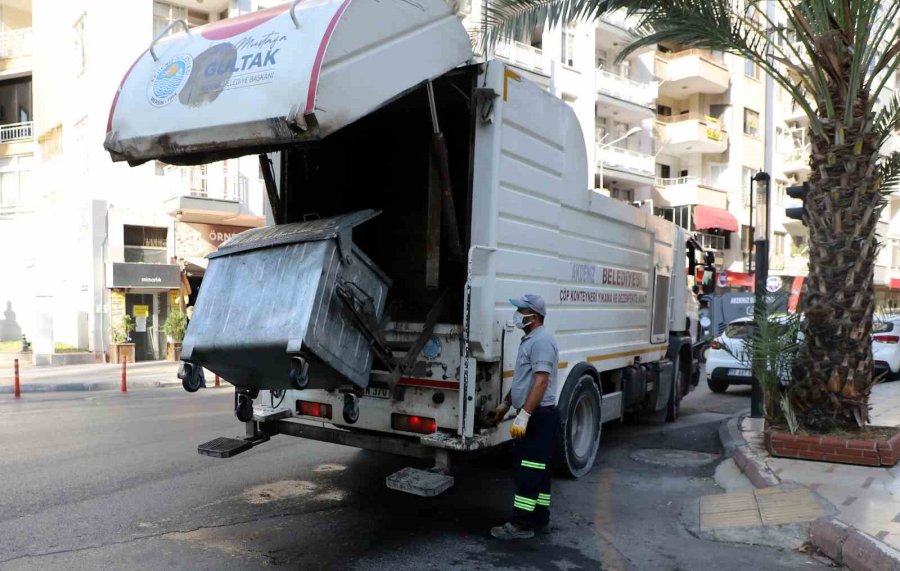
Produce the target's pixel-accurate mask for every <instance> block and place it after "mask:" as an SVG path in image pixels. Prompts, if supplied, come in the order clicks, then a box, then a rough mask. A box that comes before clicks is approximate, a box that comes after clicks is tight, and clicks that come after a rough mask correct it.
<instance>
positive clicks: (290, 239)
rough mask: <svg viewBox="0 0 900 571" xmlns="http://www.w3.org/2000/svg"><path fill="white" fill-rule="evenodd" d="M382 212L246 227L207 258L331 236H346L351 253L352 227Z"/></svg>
mask: <svg viewBox="0 0 900 571" xmlns="http://www.w3.org/2000/svg"><path fill="white" fill-rule="evenodd" d="M379 214H381V211H379V210H371V209H369V210H360V211H357V212H351V213H349V214H341V215H340V216H332V217H331V218H319V219H316V220H310V221H307V222H294V223H292V224H281V225H278V226H266V227H263V228H254V229H252V230H245V231H244V232H241V233H240V234H235V235H234V236H232V237H231V238H229V239H228V240H226V241H225V242H223V243H222V245H221V246H219V249H218V250H217V251H215V252H212V253H210V254H208V255H207V258H210V259H212V258H218V257H220V256H228V255H231V254H236V253H238V252H246V251H249V250H259V249H262V248H271V247H273V246H282V245H285V244H296V243H297V242H315V241H317V240H329V239H332V238H338V239H339V240H341V241H343V240H346V243H342V244H341V249H342V255H343V256H345V257H346V256H348V255H349V254H350V248H351V247H352V242H350V237H351V232H352V231H353V228H355V227H356V226H359V225H360V224H362V223H363V222H367V221H369V220H371V219H372V218H375V217H376V216H378V215H379ZM345 248H346V249H345Z"/></svg>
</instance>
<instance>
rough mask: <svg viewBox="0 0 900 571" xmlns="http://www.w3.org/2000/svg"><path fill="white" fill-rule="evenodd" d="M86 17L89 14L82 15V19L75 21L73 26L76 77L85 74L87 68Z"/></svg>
mask: <svg viewBox="0 0 900 571" xmlns="http://www.w3.org/2000/svg"><path fill="white" fill-rule="evenodd" d="M86 17H87V14H82V15H81V17H80V18H78V20H76V21H75V25H74V26H72V31H73V33H74V41H75V46H74V53H75V74H76V75H81V74H83V73H84V70H85V68H86V67H87V50H86V49H85V45H84V21H85V18H86Z"/></svg>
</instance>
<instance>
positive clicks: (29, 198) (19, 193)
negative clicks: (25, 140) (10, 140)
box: [0, 155, 36, 214]
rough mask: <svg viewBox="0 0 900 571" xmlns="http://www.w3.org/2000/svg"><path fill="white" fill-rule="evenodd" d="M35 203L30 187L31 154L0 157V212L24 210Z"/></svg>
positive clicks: (13, 212) (7, 212) (10, 212)
mask: <svg viewBox="0 0 900 571" xmlns="http://www.w3.org/2000/svg"><path fill="white" fill-rule="evenodd" d="M35 203H36V200H35V197H34V196H33V195H32V189H31V155H22V156H11V157H3V158H0V214H16V213H19V212H25V211H28V210H30V209H31V208H33V207H34V206H35Z"/></svg>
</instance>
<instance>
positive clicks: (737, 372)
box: [728, 369, 753, 377]
mask: <svg viewBox="0 0 900 571" xmlns="http://www.w3.org/2000/svg"><path fill="white" fill-rule="evenodd" d="M728 375H729V376H731V377H752V376H753V373H752V372H750V370H749V369H728Z"/></svg>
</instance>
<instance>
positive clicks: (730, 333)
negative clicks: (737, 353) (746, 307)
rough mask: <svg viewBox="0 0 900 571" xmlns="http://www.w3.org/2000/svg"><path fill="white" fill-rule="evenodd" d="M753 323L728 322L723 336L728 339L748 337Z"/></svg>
mask: <svg viewBox="0 0 900 571" xmlns="http://www.w3.org/2000/svg"><path fill="white" fill-rule="evenodd" d="M754 327H755V325H754V323H753V322H752V321H742V322H740V323H730V324H729V325H728V327H726V328H725V337H728V338H729V339H749V338H750V337H751V336H752V335H753V329H754Z"/></svg>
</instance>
